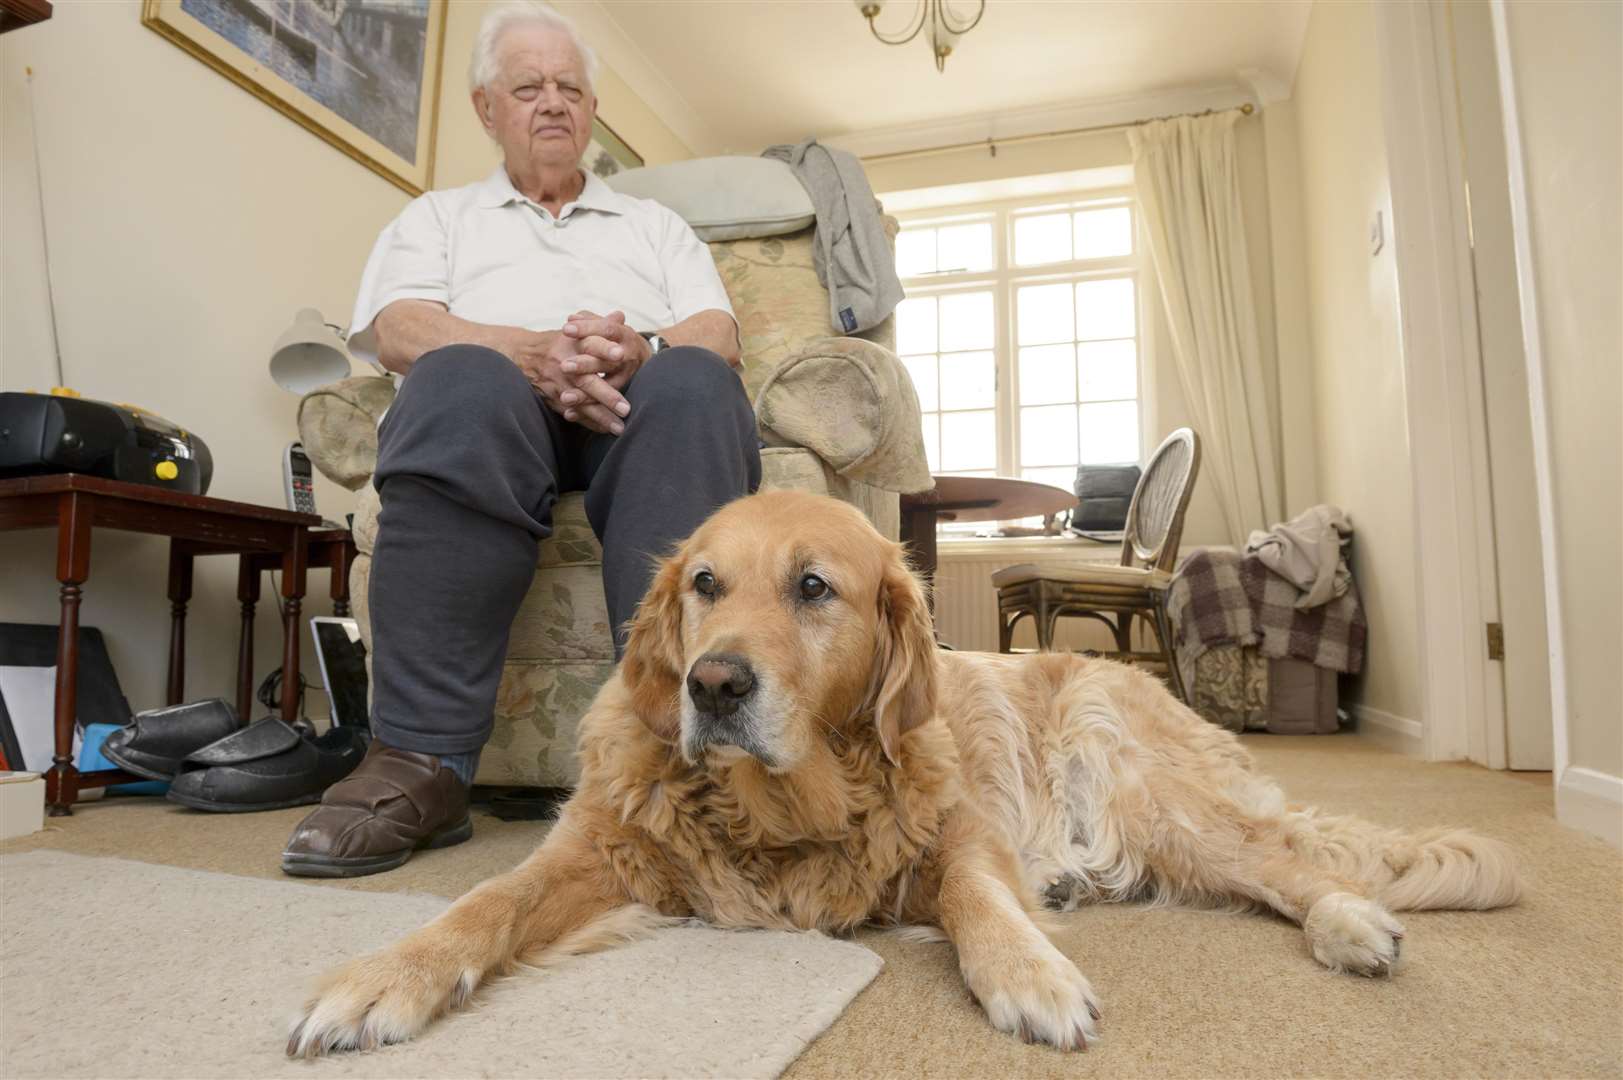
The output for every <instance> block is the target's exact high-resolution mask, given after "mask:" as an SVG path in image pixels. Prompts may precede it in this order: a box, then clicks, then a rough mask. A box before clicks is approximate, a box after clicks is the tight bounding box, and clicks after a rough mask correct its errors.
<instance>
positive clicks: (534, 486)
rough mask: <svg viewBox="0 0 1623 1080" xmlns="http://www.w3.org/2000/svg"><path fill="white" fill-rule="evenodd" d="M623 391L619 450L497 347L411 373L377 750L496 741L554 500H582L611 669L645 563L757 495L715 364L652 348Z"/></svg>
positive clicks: (727, 389) (744, 437)
mask: <svg viewBox="0 0 1623 1080" xmlns="http://www.w3.org/2000/svg"><path fill="white" fill-rule="evenodd" d="M623 393H624V395H625V398H626V400H627V401H628V402H630V403H631V414H630V415H629V416H628V417H627V418H626V420H625V433H624V434H622V435H620V436H618V437H616V436H613V435H600V434H597V433H595V432H592V431H589V430H588V429H586V428H584V427H581V426H580V425H578V424H572V423H570V422H568V421H566V420H564V419H563V418H562V417H561V416H559V415H558V414H556V413H554V412H553V411H552V410H551V409H549V408H548V407H547V406H546V404H545V403H544V402H543V401H542V400H541V398H540V397H539V396H538V395H537V394H536V392H535V391H534V389H533V388H532V387H531V386H530V383H529V381H528V380H527V379H526V378H525V377H524V375H523V374H522V373H521V372H520V371H519V369H518V368H517V367H516V366H515V365H514V364H513V363H512V362H511V361H510V360H508V359H507V358H506V357H504V356H502V355H501V354H500V353H497V352H494V351H492V350H490V349H486V348H483V347H481V346H477V345H453V346H449V347H447V348H444V349H438V350H436V351H434V352H431V353H428V354H426V355H425V356H423V357H422V358H421V359H419V360H418V361H417V363H416V364H415V365H414V366H413V367H412V369H411V373H410V374H409V375H408V376H407V377H406V379H405V381H404V382H403V383H402V384H401V387H400V393H399V395H398V396H397V397H396V398H395V400H394V403H393V404H392V405H391V406H390V408H389V412H388V415H387V416H385V417H384V420H383V424H382V426H381V427H380V428H379V431H378V467H377V471H376V474H375V477H374V480H373V482H374V483H375V484H376V485H377V489H378V496H379V499H380V501H381V503H382V510H381V512H380V517H379V519H378V539H377V544H376V546H375V548H374V550H373V553H372V577H371V584H370V591H369V594H368V597H369V606H370V610H371V620H372V690H373V693H372V731H373V734H374V735H375V736H376V737H377V738H379V739H381V740H382V741H383V743H384V744H385V745H387V746H393V747H398V748H399V749H402V750H415V751H418V752H420V753H429V754H464V753H469V752H471V751H474V750H478V749H479V748H480V747H482V746H483V745H484V744H485V740H486V739H488V738H489V737H490V731H491V725H492V723H493V717H494V710H495V705H496V691H497V687H498V684H499V683H500V682H501V674H502V660H503V657H504V656H505V655H506V652H507V635H508V629H509V626H510V625H511V623H512V621H513V617H514V615H516V614H517V612H518V608H519V604H520V602H521V601H522V600H523V599H524V594H525V590H526V589H528V588H529V585H530V578H531V577H532V576H533V575H534V573H535V565H536V557H537V549H538V547H539V544H540V541H541V539H542V538H544V537H546V536H549V535H551V532H552V507H553V504H554V503H556V502H557V501H558V495H559V494H560V493H561V492H566V491H585V492H586V515H587V518H588V519H589V520H590V521H591V524H592V529H593V531H594V532H596V534H597V537H598V539H599V540H600V541H601V542H602V544H603V588H604V592H605V593H606V594H607V598H608V609H609V618H610V621H611V624H612V625H613V627H614V649H615V655H616V656H618V655H620V652H621V650H622V649H623V648H624V645H625V623H626V622H627V620H629V619H630V618H631V616H632V614H633V612H635V611H636V607H637V604H638V602H639V601H640V600H641V599H642V595H643V592H644V591H645V590H646V589H647V587H648V582H649V581H650V580H651V578H652V575H653V569H654V560H655V558H657V557H658V556H661V555H664V554H666V553H668V552H669V551H670V550H672V549H673V548H674V547H675V546H676V544H677V543H679V542H680V541H681V540H682V539H684V538H685V537H686V536H687V535H688V534H689V533H691V532H692V531H693V530H694V528H695V527H697V526H698V524H699V523H700V522H701V521H703V520H704V519H705V518H706V517H708V516H709V515H710V513H711V511H713V510H715V509H716V508H717V507H719V506H721V505H722V504H723V503H726V502H728V501H730V500H732V499H735V498H738V497H740V496H742V495H746V494H748V493H750V492H752V491H754V490H755V488H756V487H757V486H758V485H759V484H760V482H761V458H760V452H759V450H758V446H759V443H758V442H757V439H756V432H755V416H754V413H753V412H752V411H751V409H750V404H749V398H748V397H747V396H746V394H745V391H744V386H743V383H742V382H740V380H739V378H738V376H737V374H735V373H734V372H733V371H732V369H731V368H729V367H728V366H727V364H726V362H725V361H723V360H722V359H721V357H719V356H717V355H716V354H715V353H713V352H710V351H709V350H707V349H697V348H687V347H679V348H672V349H667V350H665V351H663V352H660V353H659V354H657V355H656V356H655V357H653V358H652V359H651V360H650V361H649V362H648V363H647V364H645V365H644V366H643V368H642V369H641V370H640V371H638V372H637V374H636V375H635V376H634V377H633V378H632V380H631V382H630V383H628V384H627V385H626V387H625V390H624V391H623Z"/></svg>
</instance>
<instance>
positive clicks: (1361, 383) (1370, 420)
mask: <svg viewBox="0 0 1623 1080" xmlns="http://www.w3.org/2000/svg"><path fill="white" fill-rule="evenodd" d="M1374 19H1375V16H1374V11H1373V8H1372V7H1371V6H1369V5H1365V4H1315V5H1314V7H1313V14H1312V17H1311V19H1310V21H1309V24H1308V31H1307V40H1306V43H1305V46H1304V49H1303V53H1302V60H1301V64H1300V66H1299V68H1298V69H1297V76H1296V86H1295V94H1294V99H1293V103H1292V106H1291V107H1292V108H1293V109H1294V110H1295V113H1296V119H1297V131H1296V135H1297V142H1298V147H1299V153H1300V167H1301V171H1300V176H1301V212H1302V223H1303V233H1302V236H1303V249H1304V251H1305V253H1306V261H1307V309H1308V312H1309V319H1310V322H1309V335H1310V337H1311V342H1312V353H1313V364H1312V367H1313V377H1312V386H1313V402H1314V405H1313V428H1314V430H1315V431H1316V432H1317V446H1316V451H1317V474H1318V494H1319V497H1320V498H1322V499H1323V500H1324V501H1326V502H1329V503H1333V504H1335V505H1338V506H1340V507H1342V508H1343V509H1345V510H1346V511H1347V513H1348V514H1349V516H1350V517H1351V518H1352V522H1353V526H1354V529H1355V537H1354V541H1353V560H1352V561H1353V572H1354V574H1355V576H1356V577H1357V580H1358V586H1359V589H1360V591H1361V592H1362V595H1363V599H1364V604H1365V608H1366V612H1367V615H1368V618H1369V623H1370V633H1369V648H1368V652H1367V659H1366V663H1365V675H1364V677H1363V679H1362V680H1361V682H1360V684H1359V685H1358V686H1357V687H1356V688H1355V689H1354V690H1353V693H1352V695H1351V700H1352V702H1353V703H1354V704H1355V705H1356V706H1358V707H1359V708H1360V710H1361V712H1360V720H1361V722H1362V723H1364V724H1365V725H1368V724H1369V723H1370V722H1371V721H1373V722H1375V723H1376V724H1377V725H1380V724H1381V723H1382V722H1384V723H1385V724H1386V725H1388V726H1389V727H1391V726H1395V727H1396V728H1397V729H1400V730H1405V731H1406V732H1407V733H1408V734H1410V735H1412V734H1415V733H1417V729H1416V728H1415V727H1414V722H1415V721H1417V720H1418V719H1419V718H1420V716H1421V701H1422V695H1421V684H1420V671H1419V667H1418V663H1417V660H1416V656H1417V644H1418V643H1417V641H1416V631H1417V626H1418V621H1417V620H1418V611H1417V609H1416V605H1415V574H1416V567H1415V564H1414V542H1415V528H1414V510H1413V493H1412V486H1411V479H1410V477H1411V463H1410V456H1409V448H1408V435H1407V430H1408V429H1407V413H1406V399H1405V388H1404V369H1403V353H1402V345H1401V336H1400V324H1399V308H1398V296H1397V277H1396V270H1395V266H1394V263H1393V250H1394V248H1393V245H1392V243H1391V239H1390V228H1391V218H1392V212H1391V198H1390V192H1389V190H1388V178H1387V164H1386V144H1385V138H1384V132H1383V128H1382V123H1381V114H1380V103H1379V96H1378V95H1376V94H1373V93H1371V92H1370V86H1371V81H1372V79H1374V78H1375V77H1376V73H1378V72H1379V70H1380V63H1379V56H1378V55H1377V49H1376V41H1375V22H1374ZM1377 212H1379V213H1380V214H1381V215H1382V216H1383V219H1384V221H1385V223H1386V229H1387V232H1388V239H1387V242H1386V246H1385V247H1384V249H1383V250H1382V251H1381V252H1380V253H1379V254H1378V255H1373V256H1372V255H1371V254H1370V245H1369V236H1368V234H1369V225H1370V220H1371V219H1372V218H1373V217H1374V216H1375V214H1376V213H1377Z"/></svg>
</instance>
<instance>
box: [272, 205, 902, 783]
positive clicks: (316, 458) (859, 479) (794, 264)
mask: <svg viewBox="0 0 1623 1080" xmlns="http://www.w3.org/2000/svg"><path fill="white" fill-rule="evenodd" d="M888 223H889V225H890V228H891V232H892V235H894V233H895V223H894V222H893V221H890V222H888ZM812 234H813V230H812V229H811V228H801V229H799V230H798V231H794V232H791V233H789V234H787V235H773V236H756V237H752V238H748V239H732V240H725V241H720V242H715V243H712V244H711V245H710V250H711V254H712V256H713V257H714V259H715V261H716V266H717V269H718V270H719V271H720V273H721V278H722V281H723V283H724V284H725V286H726V288H727V293H728V296H729V297H730V298H731V300H732V304H733V308H734V311H735V313H736V315H737V317H738V321H739V328H740V333H741V337H742V341H743V352H744V363H745V370H744V373H743V375H744V381H745V384H746V386H747V387H748V389H749V392H750V395H751V400H752V401H753V402H754V403H755V410H756V416H757V421H758V424H759V428H760V435H761V439H762V441H763V443H764V448H763V450H762V452H761V458H762V473H763V481H762V486H763V487H783V488H799V489H804V490H808V491H815V492H819V493H821V494H825V495H829V496H832V497H834V498H838V499H843V500H845V501H846V502H849V503H852V504H854V505H855V506H857V507H858V508H860V509H861V510H862V511H863V512H864V513H865V514H866V515H867V516H868V518H869V519H870V520H871V521H872V522H873V523H874V525H875V526H876V527H877V528H878V529H879V531H880V532H881V533H883V534H885V535H886V536H889V537H891V538H892V539H894V538H895V537H896V535H897V531H898V525H899V509H898V498H899V495H900V494H901V493H908V492H915V491H924V490H928V489H929V488H930V487H931V484H932V482H931V479H930V475H929V470H928V467H927V465H926V463H925V455H924V445H923V438H922V436H921V434H920V429H919V405H918V398H917V396H916V395H915V394H914V391H913V386H912V383H911V382H910V381H909V379H908V377H907V374H906V371H905V369H904V368H903V367H902V366H901V363H900V362H899V361H898V360H897V359H896V357H895V355H894V354H893V352H892V349H893V347H894V343H895V327H894V323H893V321H887V322H885V323H883V324H881V325H880V326H878V327H876V328H875V329H874V330H873V331H871V332H870V333H869V334H868V335H866V337H865V338H842V337H830V336H828V335H829V326H828V310H829V303H828V294H827V292H826V291H825V290H824V288H823V285H822V283H821V282H820V281H819V279H818V277H817V273H816V271H815V269H814V268H813V262H812V258H813V255H812ZM393 396H394V386H393V383H392V381H391V380H390V379H388V378H384V377H380V376H367V377H359V378H351V379H345V380H343V381H341V382H338V383H334V384H332V385H330V386H326V387H322V388H320V389H318V390H315V391H313V392H311V393H310V394H308V395H306V396H305V397H304V399H303V400H302V401H301V402H300V407H299V431H300V435H301V438H302V439H303V442H304V445H305V449H306V451H307V452H308V453H309V454H310V458H311V460H312V461H313V462H314V463H315V465H316V467H318V468H319V469H321V471H322V472H323V473H324V474H326V475H327V476H328V477H329V478H331V479H333V480H334V481H336V482H337V483H339V484H342V485H343V486H345V487H347V488H349V489H351V490H358V491H360V492H361V497H360V502H359V505H358V506H357V509H356V514H355V528H354V532H355V541H356V546H357V548H358V549H359V552H360V555H359V558H358V559H357V560H356V562H355V564H354V567H353V569H352V571H351V574H350V594H351V596H352V597H353V598H354V608H355V617H356V619H357V620H358V621H359V623H360V626H361V633H362V636H363V638H364V639H365V640H366V642H367V644H368V646H369V647H370V644H371V632H372V627H371V623H370V619H369V610H368V596H367V584H368V581H369V578H370V574H371V556H372V550H373V545H374V542H375V540H376V538H377V529H378V497H377V493H376V491H375V490H374V489H373V488H372V487H371V485H370V480H371V475H372V470H373V468H374V467H375V465H376V463H377V432H376V425H377V420H378V418H379V417H380V416H381V415H382V413H383V410H384V409H385V408H386V407H387V406H388V403H389V401H390V400H392V399H393ZM553 518H554V522H553V535H552V536H551V537H550V538H548V539H547V540H545V541H544V542H543V543H542V545H541V551H540V560H539V564H538V566H537V570H536V574H535V578H534V580H533V581H532V583H531V585H530V590H529V594H528V595H527V596H526V598H525V600H524V603H523V605H522V607H521V608H520V610H519V614H518V617H517V618H516V619H515V620H514V622H513V628H512V634H511V639H510V642H509V645H508V653H507V660H506V664H505V669H504V672H503V676H502V683H501V689H500V691H499V694H498V698H497V703H496V725H495V731H494V733H493V734H492V736H491V740H490V742H489V744H488V745H487V746H486V747H485V750H484V754H483V756H482V757H481V758H480V762H479V772H478V776H477V777H476V782H477V783H482V784H517V785H526V786H540V787H567V786H570V785H572V784H573V783H574V782H575V780H576V779H577V778H578V775H579V773H578V766H577V764H576V761H575V725H576V722H577V720H578V718H579V717H580V716H581V714H582V713H583V712H584V711H585V709H586V706H587V705H588V703H589V702H590V701H591V699H592V697H593V695H595V694H596V692H597V689H598V687H599V686H601V685H602V684H603V682H604V681H605V680H607V678H608V677H609V675H610V673H611V672H612V671H613V669H614V664H615V660H614V651H613V645H612V639H611V634H610V628H609V621H608V612H607V608H606V606H605V603H604V597H603V583H602V576H601V574H602V549H601V548H600V547H599V545H598V542H597V538H596V537H595V536H594V535H593V533H592V529H591V526H590V525H589V524H588V523H587V520H586V513H585V507H584V498H583V496H582V495H580V494H579V493H575V494H568V495H564V496H562V497H561V498H560V499H559V501H558V504H557V506H556V507H555V508H554V512H553Z"/></svg>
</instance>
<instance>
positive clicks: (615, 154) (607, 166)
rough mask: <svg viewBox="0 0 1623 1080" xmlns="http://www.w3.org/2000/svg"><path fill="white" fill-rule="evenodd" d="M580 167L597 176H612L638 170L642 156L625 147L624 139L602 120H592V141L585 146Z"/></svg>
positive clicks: (641, 164) (640, 166)
mask: <svg viewBox="0 0 1623 1080" xmlns="http://www.w3.org/2000/svg"><path fill="white" fill-rule="evenodd" d="M581 165H582V166H583V167H585V168H586V169H587V170H589V171H590V172H592V173H595V174H596V175H598V176H613V175H614V174H615V173H617V172H620V171H621V170H622V169H640V168H642V166H643V160H642V155H641V154H639V153H637V152H636V151H635V150H633V149H631V147H629V146H627V145H626V142H625V140H624V139H622V138H620V136H618V135H616V134H615V133H614V129H613V128H611V127H609V125H607V124H605V123H604V122H603V121H602V120H600V119H596V118H594V119H593V120H592V141H591V142H589V143H587V144H586V154H585V155H584V157H583V158H582V160H581Z"/></svg>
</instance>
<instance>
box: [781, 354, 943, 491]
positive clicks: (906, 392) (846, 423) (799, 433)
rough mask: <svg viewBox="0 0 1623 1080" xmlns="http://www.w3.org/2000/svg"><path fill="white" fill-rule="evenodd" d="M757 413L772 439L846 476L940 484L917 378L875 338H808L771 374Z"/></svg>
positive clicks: (893, 483)
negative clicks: (923, 426)
mask: <svg viewBox="0 0 1623 1080" xmlns="http://www.w3.org/2000/svg"><path fill="white" fill-rule="evenodd" d="M755 416H756V420H757V422H758V424H759V425H760V429H761V437H762V438H763V439H764V440H765V441H766V442H767V443H768V444H769V445H773V446H802V447H805V448H806V449H808V450H811V451H812V452H814V453H815V454H817V456H818V457H820V458H822V459H823V460H824V461H826V462H828V464H829V466H830V467H831V468H832V469H833V470H834V471H835V472H836V473H838V474H839V475H841V476H844V477H849V478H850V479H853V480H861V481H863V482H864V483H867V484H871V485H873V486H874V487H879V488H884V489H885V490H887V491H896V492H902V493H908V492H915V491H929V490H930V489H931V488H932V487H934V486H935V482H934V480H932V479H931V477H930V467H929V464H928V462H927V461H926V458H925V452H924V435H923V433H922V432H921V430H920V426H919V399H918V395H917V393H915V391H914V389H913V381H912V379H910V378H909V377H908V374H907V369H906V368H904V367H903V366H902V363H901V361H900V360H898V359H897V358H896V356H895V354H893V353H892V352H891V351H890V350H889V349H885V348H882V347H880V346H878V345H875V344H874V343H872V342H870V341H864V340H862V339H861V338H834V337H825V338H817V339H814V340H812V341H810V342H807V343H806V344H804V345H803V346H801V347H800V348H799V349H798V350H796V351H795V352H793V353H791V354H790V355H789V356H788V357H787V358H785V359H784V360H783V361H782V362H781V363H779V364H778V365H777V366H776V367H774V368H773V369H772V370H771V372H770V373H769V374H768V375H767V376H766V379H765V381H764V382H763V383H762V384H761V387H760V390H759V391H758V392H757V394H756V397H755Z"/></svg>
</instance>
